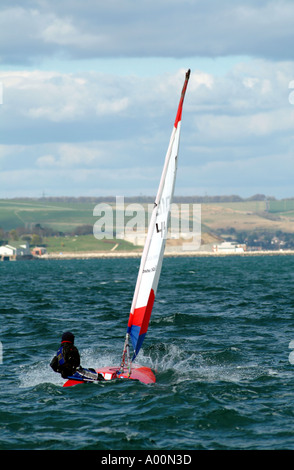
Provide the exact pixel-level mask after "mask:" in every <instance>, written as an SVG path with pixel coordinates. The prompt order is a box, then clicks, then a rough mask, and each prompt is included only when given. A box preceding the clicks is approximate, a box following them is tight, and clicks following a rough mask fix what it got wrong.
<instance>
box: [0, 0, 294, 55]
mask: <svg viewBox="0 0 294 470" xmlns="http://www.w3.org/2000/svg"><path fill="white" fill-rule="evenodd" d="M293 18H294V4H293V2H292V1H290V0H283V1H282V0H276V1H270V0H263V1H259V2H256V1H251V0H250V1H246V2H244V1H241V0H223V1H222V2H219V0H206V1H196V0H194V1H193V0H181V1H180V2H179V1H177V2H176V1H174V0H169V1H167V0H156V1H150V0H149V1H146V0H142V1H140V2H133V1H130V0H129V1H125V2H119V1H118V0H109V1H108V2H100V1H98V2H97V1H96V0H95V1H94V0H85V1H84V2H80V1H77V0H74V1H68V0H64V1H62V2H58V1H56V0H50V1H49V0H48V1H47V0H35V1H33V0H28V1H15V2H13V7H12V6H11V2H7V1H4V2H1V10H0V26H1V28H0V57H1V60H2V62H3V63H5V62H7V63H20V64H21V63H22V64H23V63H28V62H30V61H33V60H40V59H41V58H43V59H45V58H48V57H53V56H58V57H65V58H78V59H83V58H98V57H189V56H190V57H192V56H193V57H195V56H209V57H218V56H226V55H250V56H255V57H265V58H271V59H274V60H284V59H292V57H293V51H292V45H293V36H294V32H293V31H294V30H293ZM16 31H17V34H15V33H16Z"/></svg>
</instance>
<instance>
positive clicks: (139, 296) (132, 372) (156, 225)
mask: <svg viewBox="0 0 294 470" xmlns="http://www.w3.org/2000/svg"><path fill="white" fill-rule="evenodd" d="M189 77H190V70H188V71H187V73H186V77H185V81H184V85H183V89H182V93H181V97H180V102H179V105H178V110H177V114H176V119H175V122H174V127H173V130H172V134H171V137H170V142H169V146H168V149H167V153H166V156H165V162H164V167H163V170H162V175H161V179H160V183H159V187H158V191H157V195H156V198H155V201H154V208H153V211H152V215H151V219H150V224H149V228H148V233H147V237H146V241H145V245H144V249H143V253H142V257H141V263H140V268H139V273H138V277H137V283H136V287H135V291H134V296H133V301H132V305H131V311H130V315H129V321H128V326H127V332H126V337H125V342H124V348H123V353H122V358H121V364H120V366H119V367H113V366H110V367H104V368H99V369H95V370H91V369H89V370H88V371H89V372H88V374H87V373H86V375H83V374H81V373H79V372H76V373H75V374H74V375H73V376H72V377H69V379H68V380H67V382H66V383H65V384H64V387H68V386H72V385H77V384H81V383H85V382H93V381H96V380H99V379H101V378H102V379H103V380H114V379H121V378H123V379H133V380H139V381H140V382H143V383H145V384H151V383H155V381H156V378H155V375H154V373H153V372H152V370H151V369H150V368H149V367H144V366H140V365H138V364H136V363H134V360H135V359H136V357H137V355H138V353H139V351H140V349H141V347H142V344H143V341H144V338H145V336H146V333H147V330H148V326H149V321H150V317H151V313H152V308H153V304H154V300H155V295H156V291H157V286H158V281H159V277H160V272H161V267H162V261H163V255H164V250H165V244H166V239H167V231H168V226H169V219H170V210H171V204H172V199H173V193H174V186H175V179H176V172H177V157H178V150H179V142H180V131H181V120H182V110H183V103H184V98H185V93H186V89H187V85H188V81H189ZM130 349H131V350H132V352H131V353H130ZM85 371H87V369H85ZM91 373H92V376H91ZM87 375H88V376H87ZM95 375H96V376H95Z"/></svg>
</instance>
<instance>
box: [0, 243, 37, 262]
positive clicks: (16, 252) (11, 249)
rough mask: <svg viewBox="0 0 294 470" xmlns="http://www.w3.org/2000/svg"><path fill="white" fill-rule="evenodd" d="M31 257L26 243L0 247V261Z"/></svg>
mask: <svg viewBox="0 0 294 470" xmlns="http://www.w3.org/2000/svg"><path fill="white" fill-rule="evenodd" d="M31 256H32V255H31V252H30V246H29V244H28V242H21V243H14V244H13V245H4V246H0V261H5V260H16V259H19V258H30V257H31Z"/></svg>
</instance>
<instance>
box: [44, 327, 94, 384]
mask: <svg viewBox="0 0 294 470" xmlns="http://www.w3.org/2000/svg"><path fill="white" fill-rule="evenodd" d="M74 340H75V337H74V334H73V333H71V332H70V331H66V332H65V333H63V335H62V337H61V345H60V347H59V349H58V351H57V353H56V355H55V356H54V357H53V359H52V361H51V363H50V367H51V368H52V369H53V370H54V372H58V373H59V374H61V377H63V378H64V379H68V378H70V377H71V378H72V377H74V378H75V379H80V380H84V379H85V380H86V381H93V380H103V376H102V375H101V374H97V372H96V371H95V370H94V369H84V368H83V367H81V364H80V353H79V351H78V349H77V348H76V346H75V345H74Z"/></svg>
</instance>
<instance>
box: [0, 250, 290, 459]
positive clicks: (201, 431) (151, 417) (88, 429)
mask: <svg viewBox="0 0 294 470" xmlns="http://www.w3.org/2000/svg"><path fill="white" fill-rule="evenodd" d="M138 267H139V259H127V258H126V259H97V260H71V261H70V260H64V261H57V260H38V261H36V260H33V261H19V262H18V261H17V262H2V263H0V283H1V290H0V318H1V329H0V342H1V343H0V344H1V349H0V352H1V357H0V376H1V389H0V449H2V450H15V449H18V450H22V449H23V450H87V449H88V450H104V451H107V450H109V451H110V450H124V451H127V450H129V451H132V450H142V451H143V450H145V451H146V450H150V451H156V450H172V449H178V450H179V449H181V450H205V449H206V450H222V449H229V450H234V449H235V450H237V449H238V450H242V449H244V450H254V449H256V450H261V449H268V450H277V449H294V425H293V420H294V365H292V363H293V362H294V361H293V358H292V356H291V349H289V346H290V347H294V346H293V342H292V343H291V341H293V340H294V257H293V256H287V255H280V256H279V255H276V256H255V257H249V256H244V257H243V256H224V257H186V258H181V257H178V258H165V259H164V263H163V269H162V275H161V279H160V282H159V286H158V291H157V296H156V300H155V304H154V309H153V313H152V317H151V321H150V326H149V330H148V333H147V336H146V338H145V342H144V344H143V348H142V350H141V352H140V354H139V356H138V359H137V362H139V363H140V364H142V365H146V366H148V367H151V368H153V369H155V370H156V378H157V382H156V384H154V385H144V384H142V383H140V382H136V381H131V380H129V381H128V380H121V381H113V382H100V383H97V384H87V385H81V386H76V387H70V388H63V387H62V385H63V382H64V381H63V379H61V378H60V376H59V375H58V374H56V373H54V372H53V371H52V370H51V368H50V367H49V363H50V361H51V359H52V357H53V355H54V354H55V352H56V350H57V348H58V346H59V342H60V337H61V334H62V333H63V332H64V331H66V330H71V331H72V332H73V333H74V334H75V344H76V346H77V347H78V349H79V351H80V354H81V363H82V365H83V366H84V367H97V366H107V365H118V364H119V363H120V358H121V353H122V348H123V342H124V337H125V332H126V325H127V321H128V315H129V309H130V304H131V301H132V296H133V291H134V285H135V281H136V277H137V272H138Z"/></svg>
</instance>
